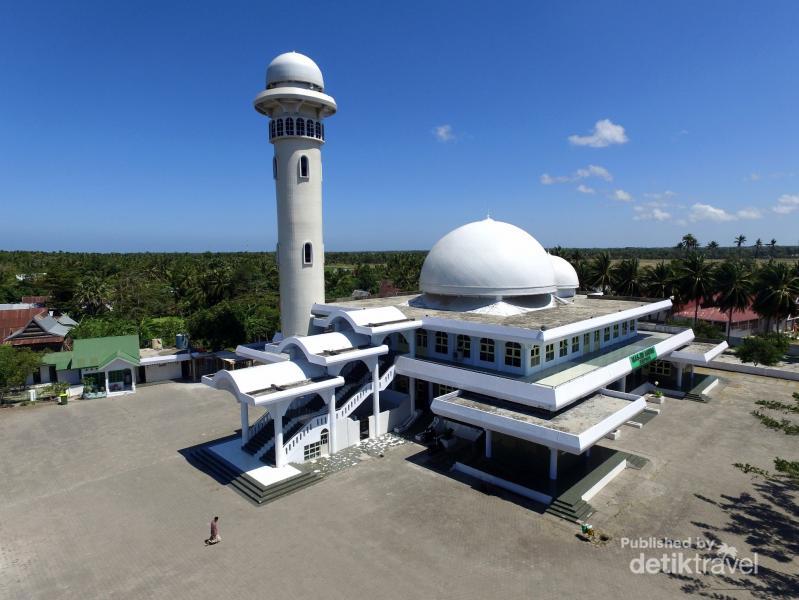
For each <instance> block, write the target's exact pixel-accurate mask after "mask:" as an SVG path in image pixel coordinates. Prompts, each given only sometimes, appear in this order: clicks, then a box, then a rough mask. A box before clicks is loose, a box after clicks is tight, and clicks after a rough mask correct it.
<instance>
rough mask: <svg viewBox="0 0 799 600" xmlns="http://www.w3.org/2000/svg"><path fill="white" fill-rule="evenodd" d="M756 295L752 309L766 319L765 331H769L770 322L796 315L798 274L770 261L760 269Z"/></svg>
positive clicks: (798, 292) (782, 264)
mask: <svg viewBox="0 0 799 600" xmlns="http://www.w3.org/2000/svg"><path fill="white" fill-rule="evenodd" d="M756 285H757V293H756V294H755V299H754V302H753V303H752V308H753V309H754V311H755V312H756V313H757V314H758V315H760V316H761V317H763V318H764V319H766V330H767V331H770V330H771V322H772V321H773V320H776V321H777V331H779V322H780V321H781V320H782V319H786V318H788V317H789V316H790V315H792V314H796V312H797V310H799V306H797V297H799V273H797V270H796V269H791V268H790V267H789V266H788V265H787V264H785V263H779V262H774V261H770V262H769V263H768V264H767V265H766V266H764V267H763V268H762V269H760V272H759V273H758V276H757V283H756Z"/></svg>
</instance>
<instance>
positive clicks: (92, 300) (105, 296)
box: [72, 275, 111, 315]
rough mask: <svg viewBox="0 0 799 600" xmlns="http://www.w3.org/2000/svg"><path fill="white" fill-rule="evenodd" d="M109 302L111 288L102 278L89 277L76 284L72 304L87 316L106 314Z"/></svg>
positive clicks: (96, 276)
mask: <svg viewBox="0 0 799 600" xmlns="http://www.w3.org/2000/svg"><path fill="white" fill-rule="evenodd" d="M110 302H111V288H110V287H109V285H108V282H106V281H105V279H104V278H102V277H100V276H98V275H89V276H87V277H84V278H83V279H81V280H80V281H79V282H78V285H77V287H76V288H75V294H74V296H73V299H72V303H73V304H74V305H75V306H76V307H78V308H79V309H80V310H81V311H83V312H84V313H85V314H87V315H97V314H99V313H101V312H106V311H107V310H108V308H109V304H110Z"/></svg>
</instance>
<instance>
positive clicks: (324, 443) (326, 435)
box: [319, 429, 330, 455]
mask: <svg viewBox="0 0 799 600" xmlns="http://www.w3.org/2000/svg"><path fill="white" fill-rule="evenodd" d="M319 443H320V444H321V448H320V451H321V453H322V454H323V455H324V454H330V432H329V431H328V430H327V429H323V430H322V433H321V434H320V435H319Z"/></svg>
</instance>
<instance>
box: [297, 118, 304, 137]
mask: <svg viewBox="0 0 799 600" xmlns="http://www.w3.org/2000/svg"><path fill="white" fill-rule="evenodd" d="M297 135H305V119H302V118H297Z"/></svg>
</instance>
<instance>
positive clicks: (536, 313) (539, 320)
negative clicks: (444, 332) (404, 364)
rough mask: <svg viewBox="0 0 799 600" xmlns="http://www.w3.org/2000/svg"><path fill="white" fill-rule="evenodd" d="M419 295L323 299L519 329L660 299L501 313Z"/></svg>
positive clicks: (577, 300) (581, 302)
mask: <svg viewBox="0 0 799 600" xmlns="http://www.w3.org/2000/svg"><path fill="white" fill-rule="evenodd" d="M419 298H421V295H420V294H411V295H407V296H391V297H388V298H366V299H363V300H338V301H334V302H327V303H326V304H327V305H329V306H339V307H348V308H380V307H384V306H394V307H396V308H398V309H399V310H400V311H402V313H403V314H404V315H405V316H406V317H408V318H412V319H422V318H424V317H434V318H439V319H453V320H459V321H472V322H476V323H488V324H493V325H503V326H506V327H519V328H522V329H530V330H541V329H542V328H546V329H554V328H555V327H562V326H564V325H571V324H572V323H579V322H581V321H585V320H588V319H592V318H595V317H602V316H605V315H610V314H613V313H617V312H621V311H625V310H631V309H634V308H639V307H642V306H647V305H649V304H652V303H653V302H658V301H660V300H664V298H660V299H657V300H652V301H646V300H632V299H627V300H619V299H616V298H613V299H609V298H608V299H603V298H601V297H591V298H589V297H588V296H584V295H577V296H574V298H573V300H574V301H573V302H569V303H568V304H559V303H558V304H556V305H555V306H551V307H549V308H544V309H541V310H533V311H530V312H526V313H523V314H520V315H511V316H502V315H491V314H483V313H474V312H463V311H457V310H435V309H432V308H419V307H415V306H411V305H410V304H409V302H411V301H414V300H417V299H419Z"/></svg>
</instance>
